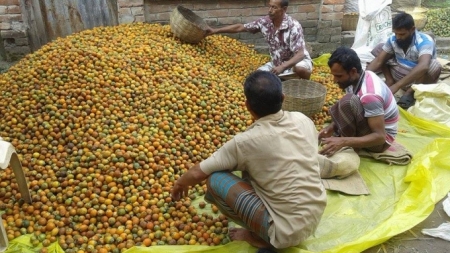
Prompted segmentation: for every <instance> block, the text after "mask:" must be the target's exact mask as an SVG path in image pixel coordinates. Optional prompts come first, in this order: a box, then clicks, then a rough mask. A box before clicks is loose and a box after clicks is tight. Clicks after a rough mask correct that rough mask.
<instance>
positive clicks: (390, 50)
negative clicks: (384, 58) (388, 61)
mask: <svg viewBox="0 0 450 253" xmlns="http://www.w3.org/2000/svg"><path fill="white" fill-rule="evenodd" d="M392 43H393V42H392V38H389V39H388V40H387V42H386V43H384V45H383V51H385V52H386V53H388V54H394V47H393V46H392Z"/></svg>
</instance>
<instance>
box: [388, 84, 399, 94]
mask: <svg viewBox="0 0 450 253" xmlns="http://www.w3.org/2000/svg"><path fill="white" fill-rule="evenodd" d="M400 88H401V87H400V86H398V85H397V83H394V84H393V85H390V86H389V89H390V90H391V92H392V94H395V93H397V91H399V90H400Z"/></svg>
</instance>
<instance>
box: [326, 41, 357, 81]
mask: <svg viewBox="0 0 450 253" xmlns="http://www.w3.org/2000/svg"><path fill="white" fill-rule="evenodd" d="M335 63H338V64H339V65H341V66H342V68H343V69H344V70H345V71H346V72H347V73H348V72H350V70H351V69H352V68H356V70H357V71H358V73H359V74H361V73H362V67H361V60H360V59H359V57H358V55H357V54H356V52H355V50H353V49H351V48H348V47H344V46H342V47H338V48H337V49H336V50H335V51H334V52H333V53H332V54H331V56H330V59H329V60H328V67H330V68H331V66H333V64H335Z"/></svg>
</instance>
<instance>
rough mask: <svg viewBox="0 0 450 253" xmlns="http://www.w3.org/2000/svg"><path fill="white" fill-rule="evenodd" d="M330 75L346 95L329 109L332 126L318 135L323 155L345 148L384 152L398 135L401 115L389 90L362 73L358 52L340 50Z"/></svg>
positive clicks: (372, 75) (370, 74) (331, 63)
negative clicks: (398, 123)
mask: <svg viewBox="0 0 450 253" xmlns="http://www.w3.org/2000/svg"><path fill="white" fill-rule="evenodd" d="M328 66H329V67H330V69H331V74H332V75H333V77H334V82H336V83H337V84H338V85H339V87H340V88H341V89H344V90H345V91H346V93H347V94H346V95H345V96H344V97H343V98H341V99H340V100H339V101H338V102H337V103H336V104H335V105H333V107H331V109H330V113H331V117H332V119H333V121H332V123H331V124H330V125H328V126H327V127H326V128H324V129H323V130H322V131H320V132H319V140H321V142H322V144H323V148H322V149H321V151H320V153H321V154H323V155H327V156H332V155H333V154H334V153H336V152H337V151H339V150H340V149H341V148H343V147H352V148H354V149H355V150H358V149H362V148H363V149H366V150H368V151H371V152H383V151H385V150H386V149H388V148H389V146H390V145H391V144H392V143H393V142H394V140H395V136H396V135H397V122H398V120H399V112H398V108H397V104H396V102H395V98H394V96H393V94H392V92H391V90H390V89H389V87H388V86H387V85H386V84H385V83H384V82H383V81H382V80H381V79H380V78H379V77H378V76H377V75H376V74H375V73H373V72H372V71H363V70H362V67H361V62H360V59H359V57H358V55H357V54H356V52H355V51H354V50H352V49H350V48H346V47H340V48H338V49H336V51H334V52H333V54H332V55H331V57H330V59H329V60H328Z"/></svg>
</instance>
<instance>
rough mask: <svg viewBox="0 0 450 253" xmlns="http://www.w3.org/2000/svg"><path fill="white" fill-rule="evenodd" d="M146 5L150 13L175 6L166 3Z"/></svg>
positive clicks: (168, 9) (170, 9)
mask: <svg viewBox="0 0 450 253" xmlns="http://www.w3.org/2000/svg"><path fill="white" fill-rule="evenodd" d="M146 6H147V7H148V11H149V12H151V13H160V12H168V11H172V10H173V9H174V8H175V6H171V5H167V4H160V5H156V4H148V5H146Z"/></svg>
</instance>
